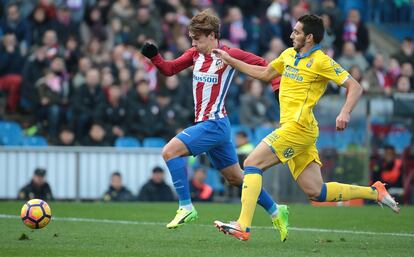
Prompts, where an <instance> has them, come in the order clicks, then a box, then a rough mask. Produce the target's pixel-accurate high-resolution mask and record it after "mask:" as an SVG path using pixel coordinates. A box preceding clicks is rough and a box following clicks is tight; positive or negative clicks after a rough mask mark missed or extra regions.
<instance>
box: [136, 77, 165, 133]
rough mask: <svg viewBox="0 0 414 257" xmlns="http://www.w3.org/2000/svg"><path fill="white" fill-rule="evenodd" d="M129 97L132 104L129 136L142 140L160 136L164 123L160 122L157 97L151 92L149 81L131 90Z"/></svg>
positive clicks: (140, 83) (138, 84) (142, 82)
mask: <svg viewBox="0 0 414 257" xmlns="http://www.w3.org/2000/svg"><path fill="white" fill-rule="evenodd" d="M128 97H129V99H128V101H129V104H130V115H129V121H128V134H129V135H131V136H133V137H137V138H139V139H140V140H143V139H144V138H145V137H152V136H157V135H159V133H160V131H162V129H163V123H162V122H159V121H160V120H161V118H160V107H159V106H158V103H157V101H156V99H155V95H154V94H153V93H152V92H150V89H149V84H148V81H147V80H141V81H138V82H137V83H136V85H135V90H131V93H130V94H128Z"/></svg>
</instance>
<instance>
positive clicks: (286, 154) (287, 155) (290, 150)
mask: <svg viewBox="0 0 414 257" xmlns="http://www.w3.org/2000/svg"><path fill="white" fill-rule="evenodd" d="M294 153H295V151H294V150H293V148H292V147H289V148H286V149H285V151H283V156H284V157H285V158H290V157H292V156H293V154H294Z"/></svg>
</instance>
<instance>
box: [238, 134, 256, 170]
mask: <svg viewBox="0 0 414 257" xmlns="http://www.w3.org/2000/svg"><path fill="white" fill-rule="evenodd" d="M253 149H254V145H253V144H252V143H251V142H250V141H249V137H248V136H247V133H246V132H244V131H242V130H241V131H238V132H237V133H236V150H237V156H238V158H239V163H240V166H241V167H242V168H243V162H244V160H245V159H246V157H247V155H249V153H251V152H252V151H253Z"/></svg>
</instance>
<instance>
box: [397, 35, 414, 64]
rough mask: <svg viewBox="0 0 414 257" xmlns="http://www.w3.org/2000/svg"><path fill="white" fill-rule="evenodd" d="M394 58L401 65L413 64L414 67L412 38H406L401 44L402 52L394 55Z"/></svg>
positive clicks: (413, 43)
mask: <svg viewBox="0 0 414 257" xmlns="http://www.w3.org/2000/svg"><path fill="white" fill-rule="evenodd" d="M393 57H394V58H395V59H397V60H398V62H399V63H400V64H403V63H405V62H409V63H411V65H412V66H414V42H413V39H412V38H411V37H406V38H404V40H403V41H402V43H401V47H400V50H399V51H398V52H397V53H395V54H393Z"/></svg>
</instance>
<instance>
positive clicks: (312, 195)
mask: <svg viewBox="0 0 414 257" xmlns="http://www.w3.org/2000/svg"><path fill="white" fill-rule="evenodd" d="M305 194H306V195H307V196H308V197H309V199H311V200H317V199H319V196H320V194H321V189H320V188H319V189H317V188H307V189H306V190H305Z"/></svg>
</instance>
